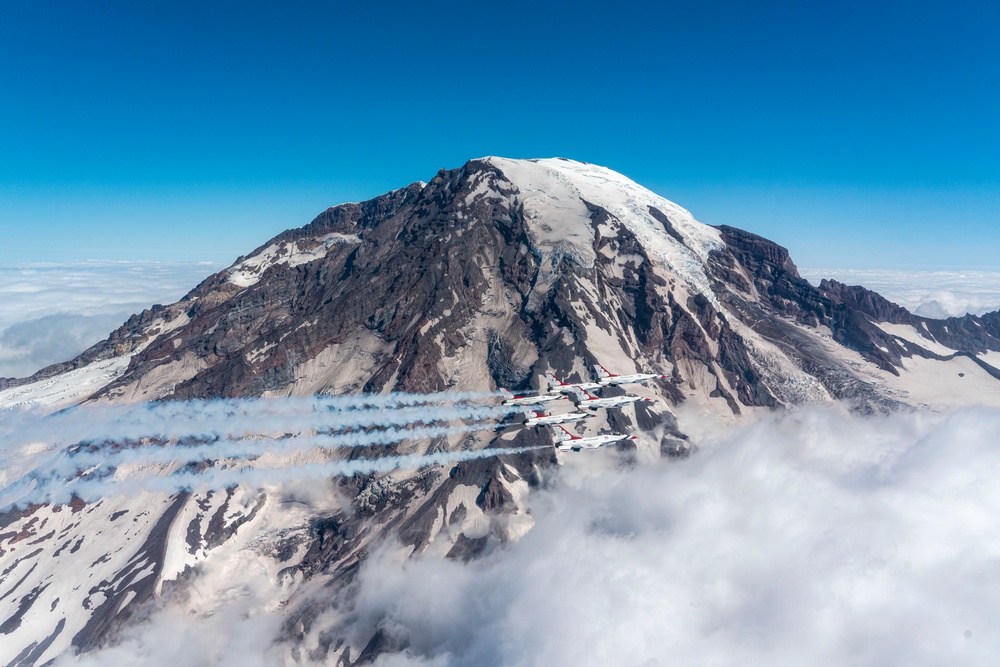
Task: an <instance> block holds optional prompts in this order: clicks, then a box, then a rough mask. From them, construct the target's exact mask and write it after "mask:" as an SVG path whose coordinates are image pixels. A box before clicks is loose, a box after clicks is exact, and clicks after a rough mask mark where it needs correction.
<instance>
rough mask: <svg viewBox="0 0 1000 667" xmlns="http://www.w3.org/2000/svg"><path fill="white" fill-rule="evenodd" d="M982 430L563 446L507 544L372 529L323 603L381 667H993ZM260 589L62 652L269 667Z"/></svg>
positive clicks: (847, 425) (826, 430) (824, 432)
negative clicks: (660, 459)
mask: <svg viewBox="0 0 1000 667" xmlns="http://www.w3.org/2000/svg"><path fill="white" fill-rule="evenodd" d="M998 432H1000V411H996V410H985V409H969V410H964V411H961V412H958V413H955V414H951V415H931V414H927V413H909V414H899V415H893V416H889V417H868V418H862V417H857V416H847V415H845V414H843V413H841V412H838V411H835V410H830V409H807V410H802V411H799V412H796V413H793V414H788V415H783V416H778V417H775V418H771V419H767V420H764V421H762V422H759V423H757V424H754V425H752V426H749V427H745V428H741V429H738V430H734V431H732V432H730V433H728V434H725V435H722V436H720V437H717V438H715V439H714V440H713V441H711V442H705V443H702V444H703V447H702V448H701V449H700V451H698V452H697V453H695V454H694V455H692V456H691V457H690V458H689V459H688V460H686V461H683V462H679V463H672V464H668V463H658V464H651V465H639V466H636V467H632V468H628V469H624V468H622V467H621V466H620V463H619V461H618V460H617V459H616V457H615V455H614V454H613V453H612V452H608V451H599V452H585V453H581V454H579V455H577V456H574V457H571V458H570V457H567V460H568V461H569V463H568V464H567V465H565V466H562V467H561V469H560V470H559V471H558V474H557V476H556V477H555V478H554V479H552V480H550V481H551V486H550V488H548V489H547V490H546V491H543V492H539V493H537V494H534V495H533V497H532V498H533V500H532V505H531V512H532V515H533V518H534V520H535V522H536V524H535V527H534V528H533V529H532V530H531V531H530V532H529V533H528V534H527V535H526V536H525V537H524V538H522V539H521V540H520V541H519V542H517V543H514V544H510V545H507V546H506V547H504V548H501V549H498V550H497V551H494V552H493V553H492V554H490V555H489V556H487V557H486V558H484V559H481V560H478V561H473V562H471V563H469V564H463V563H458V562H452V561H447V560H442V559H440V558H437V557H430V556H426V557H419V558H417V559H415V560H401V559H400V558H399V557H398V556H397V555H396V554H398V553H399V552H398V550H394V549H392V548H391V545H390V547H389V548H387V549H386V550H385V551H383V552H381V553H376V554H374V555H373V556H371V557H370V558H369V560H368V561H367V562H366V564H365V565H364V567H363V569H362V571H361V575H360V580H359V582H358V587H357V594H356V596H355V597H354V598H353V601H352V602H351V603H350V605H347V606H344V607H343V608H341V609H339V610H338V613H337V614H334V615H332V616H331V617H333V616H336V617H338V618H340V619H350V620H348V621H346V624H341V625H340V626H338V627H337V629H336V633H337V634H338V635H340V636H348V637H350V638H352V639H353V640H354V641H356V642H362V643H364V642H366V641H367V639H368V638H370V637H371V636H372V634H373V633H374V632H375V631H376V630H377V629H382V630H383V632H384V634H385V635H386V636H389V637H391V638H392V641H393V642H394V643H395V645H397V646H405V647H406V649H405V650H402V651H400V652H397V653H394V654H391V655H388V654H387V655H383V656H382V657H380V658H379V660H378V661H377V664H379V665H382V666H383V667H388V666H400V665H414V666H416V665H419V666H428V665H434V666H446V665H456V666H457V665H511V666H514V665H610V664H615V665H644V666H652V665H672V666H679V667H684V666H688V665H691V666H694V665H699V666H701V665H764V664H766V665H771V666H785V665H787V666H789V667H800V666H801V665H816V666H826V665H829V666H831V667H842V666H843V665H871V666H873V667H874V666H879V667H881V666H883V665H903V664H905V665H928V666H932V665H933V666H935V667H937V666H938V665H942V664H948V665H985V664H993V662H994V661H995V658H996V656H997V655H998V654H1000V635H998V634H997V633H996V629H995V625H996V619H997V618H998V617H1000V577H998V576H997V563H998V562H1000V522H998V521H997V517H998V516H1000V487H998V486H997V484H996V480H997V479H998V476H1000V448H997V447H996V433H998ZM206 576H209V575H206ZM260 585H261V584H260V582H259V581H256V580H255V581H254V582H252V583H251V582H248V583H247V586H248V589H252V590H253V591H254V596H256V597H254V596H251V597H248V598H247V599H257V598H260V599H261V600H270V603H266V602H260V603H255V604H253V605H252V606H251V607H247V606H246V604H244V603H240V605H241V606H239V608H238V610H237V608H236V607H233V606H231V605H229V604H226V603H221V602H220V606H219V609H218V613H216V614H215V615H214V616H213V617H211V618H210V619H202V618H200V617H199V618H195V617H187V619H185V617H184V615H183V609H178V608H171V609H169V610H166V611H164V612H161V613H159V614H157V615H154V616H153V617H152V620H151V622H150V623H149V624H146V625H143V626H141V627H137V628H134V629H133V630H132V631H131V633H130V634H129V635H128V636H127V637H126V638H125V639H124V641H123V642H122V644H120V645H119V646H118V647H116V648H114V649H110V650H108V651H105V652H102V653H98V654H93V655H90V656H86V657H82V658H65V659H63V660H62V661H61V662H60V663H59V664H60V665H68V664H81V665H91V664H101V665H117V664H122V665H124V664H135V662H136V661H140V662H142V664H147V665H172V664H176V659H178V658H179V657H183V656H182V652H183V651H186V650H188V648H189V647H198V650H197V655H194V656H191V657H192V659H193V660H194V662H196V663H198V664H219V665H224V664H231V663H232V664H236V662H238V663H239V664H241V665H258V664H259V665H264V664H281V663H282V662H284V661H285V658H286V656H287V655H288V654H287V653H286V649H285V648H284V647H281V646H270V647H268V646H267V644H266V642H261V641H260V634H259V631H262V630H271V629H274V628H277V627H278V626H279V622H278V615H277V612H275V611H273V610H274V609H275V607H274V606H273V602H274V599H277V598H278V597H279V594H278V592H277V589H276V588H272V589H271V591H272V592H271V593H267V592H262V591H261V589H260V588H259V587H260ZM268 585H270V586H274V584H268ZM293 603H294V598H293ZM235 611H238V612H239V613H234V612H235ZM248 637H249V638H251V640H252V643H253V651H252V652H248V651H246V650H244V649H245V647H246V644H244V642H246V641H247V638H248ZM191 664H194V663H191Z"/></svg>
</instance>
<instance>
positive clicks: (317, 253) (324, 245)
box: [228, 233, 361, 287]
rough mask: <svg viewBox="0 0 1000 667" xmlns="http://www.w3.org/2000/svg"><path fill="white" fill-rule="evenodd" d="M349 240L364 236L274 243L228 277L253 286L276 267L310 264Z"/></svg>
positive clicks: (244, 261)
mask: <svg viewBox="0 0 1000 667" xmlns="http://www.w3.org/2000/svg"><path fill="white" fill-rule="evenodd" d="M345 243H361V238H360V237H359V236H358V235H357V234H339V233H332V234H327V235H325V236H321V237H319V238H310V239H299V240H297V241H284V242H282V243H273V244H271V245H269V246H267V247H266V248H264V249H263V250H261V251H260V252H259V253H257V254H256V255H254V256H253V257H249V258H247V259H245V260H243V261H242V262H240V263H238V264H235V265H233V266H232V267H231V268H230V269H229V276H228V280H229V282H230V283H232V284H234V285H238V286H240V287H250V286H251V285H253V284H255V283H256V282H257V281H258V280H260V279H261V276H263V275H264V272H265V271H267V270H268V269H269V268H271V267H272V266H276V265H278V264H287V265H288V266H299V265H301V264H308V263H309V262H312V261H314V260H317V259H320V258H322V257H326V254H327V253H328V252H329V251H330V248H332V247H333V246H335V245H341V244H345Z"/></svg>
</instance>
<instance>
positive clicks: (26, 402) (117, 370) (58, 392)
mask: <svg viewBox="0 0 1000 667" xmlns="http://www.w3.org/2000/svg"><path fill="white" fill-rule="evenodd" d="M131 359H132V355H131V354H127V355H124V356H121V357H114V358H112V359H105V360H102V361H95V362H94V363H92V364H88V365H87V366H84V367H83V368H77V369H76V370H72V371H67V372H65V373H60V374H59V375H56V376H54V377H51V378H47V379H45V380H39V381H37V382H32V383H31V384H25V385H21V386H20V387H11V388H10V389H4V390H3V391H0V410H12V409H15V408H20V409H26V408H27V409H36V410H39V411H40V412H44V413H51V412H56V411H57V410H61V409H63V408H66V407H69V406H71V405H74V404H76V403H79V402H81V401H84V400H86V399H88V398H90V396H92V395H93V394H95V393H96V392H98V391H100V390H101V389H103V388H104V387H106V386H107V385H108V384H110V383H111V382H112V381H113V380H115V379H117V378H118V377H120V376H121V375H122V374H123V373H125V371H126V369H128V364H129V361H130V360H131Z"/></svg>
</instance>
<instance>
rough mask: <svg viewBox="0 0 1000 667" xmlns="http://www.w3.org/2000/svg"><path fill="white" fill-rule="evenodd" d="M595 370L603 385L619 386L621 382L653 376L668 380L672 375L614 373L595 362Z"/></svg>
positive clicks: (630, 382)
mask: <svg viewBox="0 0 1000 667" xmlns="http://www.w3.org/2000/svg"><path fill="white" fill-rule="evenodd" d="M594 371H595V372H596V373H597V381H598V383H600V385H601V386H602V387H617V386H618V385H620V384H632V383H634V382H646V381H647V380H652V379H653V378H660V379H662V380H666V379H668V378H669V377H670V376H669V375H660V374H659V373H633V374H631V375H618V374H617V373H612V372H611V371H609V370H608V369H607V368H605V367H604V366H602V365H600V364H594Z"/></svg>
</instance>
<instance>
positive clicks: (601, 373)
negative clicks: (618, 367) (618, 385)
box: [594, 364, 615, 380]
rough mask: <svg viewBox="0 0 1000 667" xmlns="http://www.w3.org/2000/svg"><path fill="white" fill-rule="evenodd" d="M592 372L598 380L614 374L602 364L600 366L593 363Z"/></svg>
mask: <svg viewBox="0 0 1000 667" xmlns="http://www.w3.org/2000/svg"><path fill="white" fill-rule="evenodd" d="M594 372H595V373H597V377H598V379H600V380H603V379H604V378H610V377H614V376H615V374H614V373H612V372H611V371H609V370H608V369H607V368H605V367H604V366H602V365H600V364H594Z"/></svg>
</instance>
